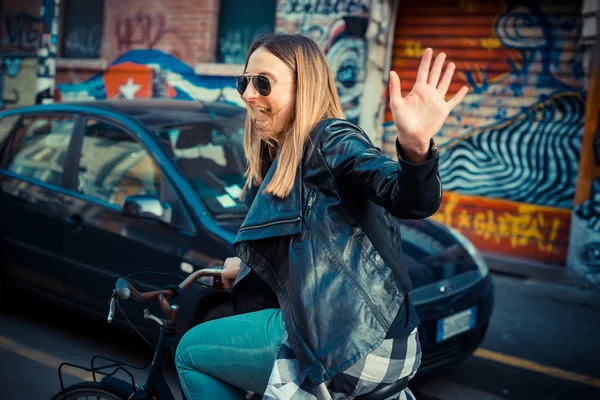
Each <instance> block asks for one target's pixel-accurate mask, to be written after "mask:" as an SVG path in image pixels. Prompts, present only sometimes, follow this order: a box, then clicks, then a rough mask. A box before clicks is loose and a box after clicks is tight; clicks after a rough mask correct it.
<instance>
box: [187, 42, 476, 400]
mask: <svg viewBox="0 0 600 400" xmlns="http://www.w3.org/2000/svg"><path fill="white" fill-rule="evenodd" d="M431 59H432V50H431V49H427V50H426V51H425V53H424V54H423V58H422V60H421V65H420V67H419V71H418V76H417V81H416V83H415V86H414V87H413V90H412V91H411V93H410V94H409V95H407V96H406V97H405V98H403V97H402V96H401V93H400V80H399V78H398V75H397V74H396V73H394V72H391V73H390V105H391V109H392V114H393V118H394V123H395V125H396V127H397V129H398V141H397V151H398V157H399V161H398V162H395V161H392V160H390V159H388V158H386V157H385V156H384V155H383V154H382V153H381V152H380V151H379V149H377V148H375V147H374V146H373V145H372V144H371V142H370V140H369V138H368V136H367V135H366V134H365V133H364V132H363V131H362V130H361V129H360V128H358V127H357V126H355V125H353V124H351V123H349V122H347V121H344V120H343V114H342V108H341V106H340V102H339V98H338V95H337V92H336V88H335V82H334V79H333V76H332V72H331V69H330V67H329V65H328V63H327V59H326V57H325V55H324V53H323V51H322V50H321V49H320V48H319V46H318V45H317V44H316V43H315V42H313V41H312V40H311V39H309V38H307V37H305V36H301V35H288V34H269V35H266V36H262V37H260V38H258V39H257V40H255V42H254V43H253V44H252V45H251V47H250V49H249V51H248V57H247V59H246V65H245V68H244V74H243V75H241V76H239V77H238V78H237V88H238V91H239V93H240V95H241V96H242V98H243V100H244V102H245V103H246V105H247V109H248V114H247V118H246V132H245V151H246V156H247V159H248V167H247V171H246V174H247V175H246V176H247V181H246V186H245V187H244V193H243V195H242V196H243V200H244V202H245V203H246V204H247V205H248V206H249V211H248V215H247V216H246V219H245V221H244V223H243V224H242V227H241V228H240V230H239V232H238V235H237V237H236V240H235V244H234V247H235V250H236V253H237V255H238V256H239V258H237V257H236V258H229V259H227V260H226V261H225V267H224V270H223V273H222V276H223V281H224V282H225V284H226V286H227V287H230V286H232V285H233V289H232V296H233V302H234V306H235V311H236V312H235V313H236V315H235V316H233V317H229V318H224V319H220V320H216V321H211V322H208V323H205V324H202V325H199V326H197V327H195V328H193V329H191V330H190V331H189V332H187V333H186V334H185V335H184V337H183V338H182V340H181V343H180V344H179V347H178V350H177V356H176V364H177V370H178V372H179V377H180V380H181V383H182V387H183V390H184V391H185V393H186V396H187V397H188V399H190V400H197V399H243V398H245V397H244V391H243V390H249V391H252V392H256V393H264V397H265V398H269V399H300V398H302V399H305V398H307V399H310V398H318V399H329V398H333V399H345V398H353V397H356V396H358V395H362V394H366V393H369V392H371V391H372V390H374V389H375V388H380V387H382V386H385V385H389V384H391V383H393V382H395V381H396V380H398V379H401V378H405V379H409V378H411V377H412V376H413V375H414V374H415V373H416V371H417V368H418V366H419V363H420V357H421V354H420V346H419V343H418V335H417V329H416V328H417V325H418V324H419V320H418V317H417V315H416V312H415V310H414V308H413V306H412V304H411V302H410V299H409V297H408V293H409V291H410V289H411V284H410V279H409V276H408V271H407V268H406V265H405V263H404V261H403V260H402V250H401V247H400V225H399V222H398V219H402V218H411V219H416V218H425V217H427V216H430V215H432V214H433V213H434V212H435V211H437V209H438V207H439V204H440V201H441V193H442V190H441V183H440V181H439V177H438V171H437V165H438V158H437V150H436V148H435V146H434V144H433V140H432V137H433V136H434V135H435V133H436V132H438V131H439V129H440V128H441V127H442V125H443V123H444V121H445V119H446V118H447V116H448V114H449V113H450V111H451V110H452V108H454V107H455V106H456V105H457V104H458V103H459V102H460V101H461V100H462V98H463V97H464V96H465V94H466V93H467V88H466V87H463V88H461V89H460V90H459V92H458V93H457V94H456V95H455V96H454V97H453V98H452V99H450V100H448V101H445V99H444V95H445V94H446V91H447V90H448V87H449V86H450V82H451V80H452V74H453V72H454V64H452V63H450V64H449V65H448V66H447V68H446V70H445V73H444V75H443V76H442V77H441V79H440V76H441V73H442V67H443V64H444V60H445V55H444V54H443V53H440V54H439V55H438V56H437V57H436V60H435V62H434V64H433V67H432V68H431V71H430V63H431ZM411 397H412V394H411V393H410V391H409V390H408V389H406V390H405V391H404V392H403V394H402V397H401V398H411Z"/></svg>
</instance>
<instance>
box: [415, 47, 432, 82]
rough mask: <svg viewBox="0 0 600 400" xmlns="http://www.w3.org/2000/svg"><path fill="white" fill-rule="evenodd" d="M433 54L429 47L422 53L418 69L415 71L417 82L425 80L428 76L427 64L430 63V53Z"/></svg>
mask: <svg viewBox="0 0 600 400" xmlns="http://www.w3.org/2000/svg"><path fill="white" fill-rule="evenodd" d="M432 54H433V50H431V48H429V47H428V48H426V49H425V52H424V53H423V57H422V58H421V64H420V65H419V70H418V72H417V83H419V82H423V83H426V82H427V77H428V76H429V66H430V65H431V55H432Z"/></svg>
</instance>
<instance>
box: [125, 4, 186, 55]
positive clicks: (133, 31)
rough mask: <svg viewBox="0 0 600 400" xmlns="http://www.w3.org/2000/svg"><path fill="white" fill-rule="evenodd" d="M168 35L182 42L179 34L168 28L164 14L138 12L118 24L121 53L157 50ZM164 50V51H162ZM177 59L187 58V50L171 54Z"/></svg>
mask: <svg viewBox="0 0 600 400" xmlns="http://www.w3.org/2000/svg"><path fill="white" fill-rule="evenodd" d="M167 34H170V35H174V36H175V38H176V39H177V40H178V41H179V42H181V39H179V37H178V35H177V32H176V31H175V30H174V29H172V28H169V27H167V21H166V16H165V14H164V13H157V14H155V15H150V14H146V13H142V12H138V13H137V14H135V15H134V16H131V17H125V18H122V19H119V20H118V21H117V24H116V37H117V46H118V49H119V53H124V52H126V51H128V50H131V49H135V48H137V49H149V50H151V49H157V48H159V47H161V46H160V45H161V40H163V39H164V38H165V36H166V35H167ZM162 50H164V49H162ZM169 53H170V54H171V55H173V56H175V57H177V58H181V59H183V58H186V56H187V51H186V49H175V50H171V51H170V52H169Z"/></svg>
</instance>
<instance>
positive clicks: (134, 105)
mask: <svg viewBox="0 0 600 400" xmlns="http://www.w3.org/2000/svg"><path fill="white" fill-rule="evenodd" d="M70 106H77V107H85V108H90V109H104V110H110V111H114V112H118V113H122V114H126V115H128V116H129V117H131V118H133V119H135V120H137V121H138V122H141V123H142V124H144V125H145V126H147V127H148V128H149V129H151V130H157V129H161V128H165V127H169V126H175V125H181V124H188V123H200V122H206V121H208V120H215V119H223V118H225V119H227V118H235V117H243V115H244V113H245V110H246V109H245V108H243V107H240V106H237V105H232V104H227V103H220V102H204V101H195V100H173V99H133V100H125V99H119V100H89V101H73V102H60V103H54V104H50V105H39V106H34V107H35V108H38V107H39V109H52V110H55V111H68V108H69V107H70ZM29 109H31V108H29Z"/></svg>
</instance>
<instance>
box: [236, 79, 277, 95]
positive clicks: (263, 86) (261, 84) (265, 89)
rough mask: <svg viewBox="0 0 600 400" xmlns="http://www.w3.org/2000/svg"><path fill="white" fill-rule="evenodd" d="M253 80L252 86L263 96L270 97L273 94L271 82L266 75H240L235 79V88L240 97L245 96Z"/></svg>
mask: <svg viewBox="0 0 600 400" xmlns="http://www.w3.org/2000/svg"><path fill="white" fill-rule="evenodd" d="M250 79H252V86H254V89H256V91H257V92H258V94H260V95H261V96H268V95H269V94H271V80H270V79H269V77H268V76H266V75H252V76H251V77H248V76H247V75H239V76H238V77H237V78H236V79H235V87H236V88H237V91H238V93H239V94H240V95H244V92H245V91H246V89H247V88H248V82H250Z"/></svg>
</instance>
